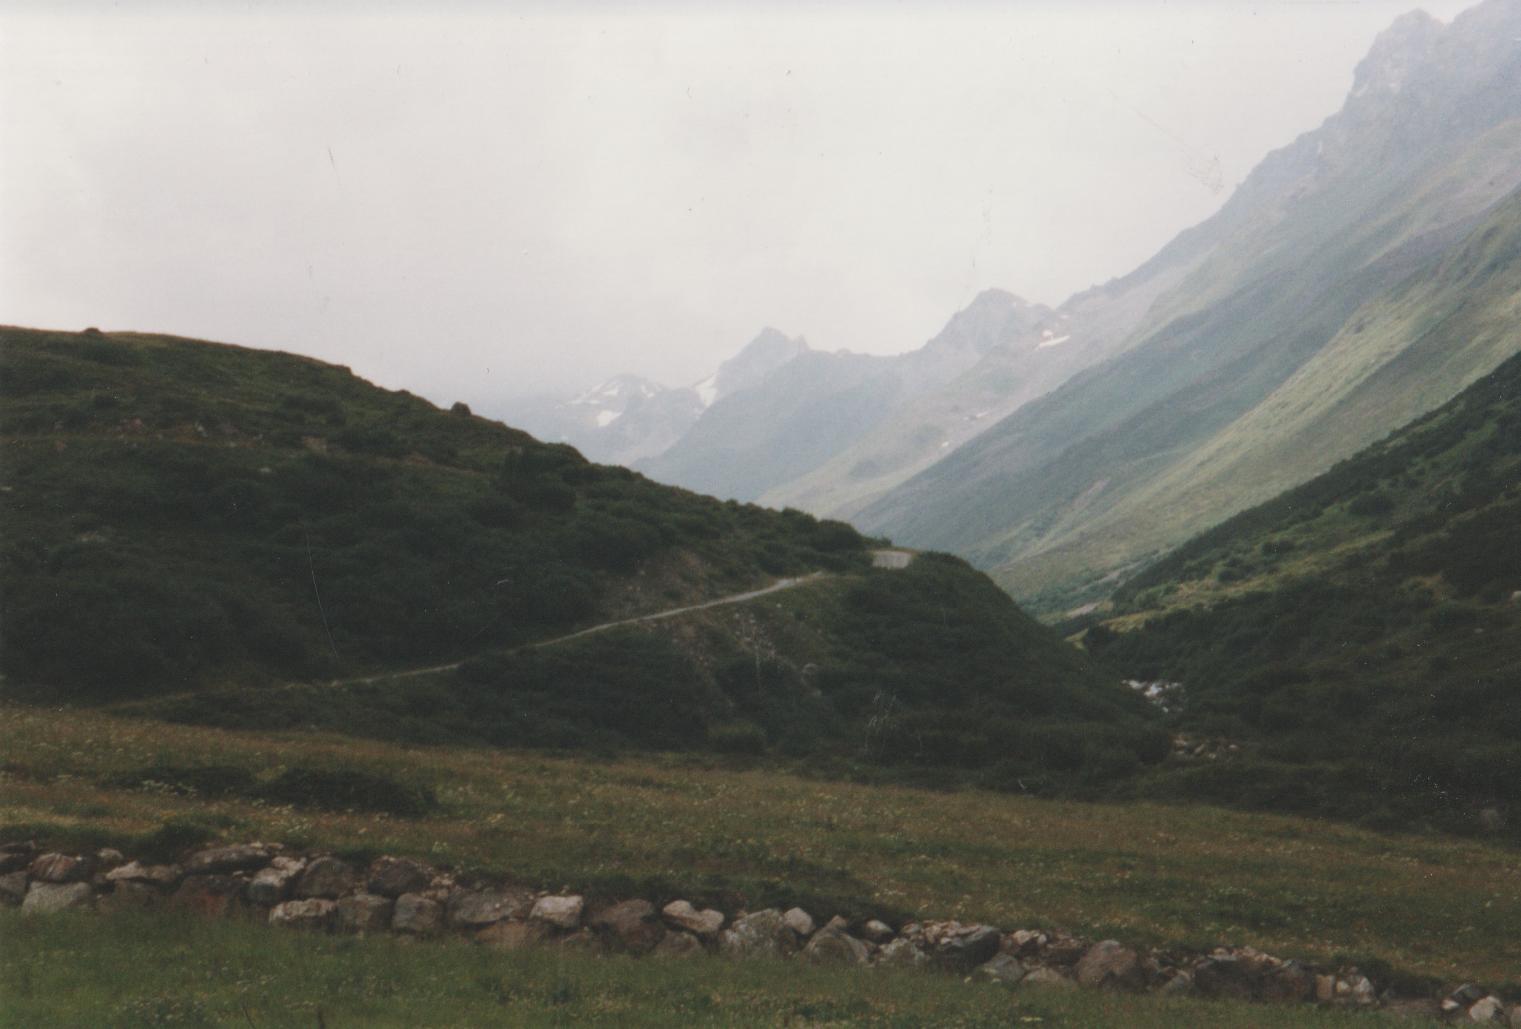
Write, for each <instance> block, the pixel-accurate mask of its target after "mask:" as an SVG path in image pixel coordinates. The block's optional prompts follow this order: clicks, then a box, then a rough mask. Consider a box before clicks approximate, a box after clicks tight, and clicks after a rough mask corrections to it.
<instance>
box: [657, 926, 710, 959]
mask: <svg viewBox="0 0 1521 1029" xmlns="http://www.w3.org/2000/svg"><path fill="white" fill-rule="evenodd" d="M707 952H708V951H707V948H706V947H704V946H703V945H702V941H701V940H699V939H698V938H697V937H695V936H693V935H692V934H691V933H684V932H681V931H680V930H677V931H674V932H669V933H666V935H665V939H663V940H661V941H660V945H659V946H657V947H656V948H655V950H654V951H653V954H654V956H655V957H657V958H696V957H701V956H702V955H704V954H706V953H707Z"/></svg>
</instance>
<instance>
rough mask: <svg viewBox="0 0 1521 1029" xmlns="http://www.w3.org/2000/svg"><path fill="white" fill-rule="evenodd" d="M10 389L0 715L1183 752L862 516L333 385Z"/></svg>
mask: <svg viewBox="0 0 1521 1029" xmlns="http://www.w3.org/2000/svg"><path fill="white" fill-rule="evenodd" d="M0 390H3V395H4V407H3V414H0V435H3V439H4V446H5V455H4V484H3V485H4V491H3V493H0V529H3V540H4V542H3V550H0V581H3V586H4V589H3V601H0V603H3V610H0V619H3V624H4V626H5V633H6V639H5V647H4V650H3V657H0V660H3V670H4V675H5V689H6V692H7V693H9V694H11V695H13V696H20V697H30V698H45V699H49V700H64V701H69V702H82V703H104V702H114V703H117V704H129V705H131V706H132V710H134V711H137V712H139V713H142V714H154V715H158V716H162V717H167V718H173V719H177V720H182V721H192V722H215V723H217V724H223V725H232V726H265V727H269V726H278V727H291V726H318V727H325V728H331V729H335V730H337V731H343V732H351V733H359V734H364V735H372V736H385V737H388V738H396V739H407V740H428V741H437V742H447V741H450V740H471V741H477V742H486V743H493V744H512V745H524V746H549V747H580V746H588V745H599V746H625V745H633V746H640V747H659V748H665V749H678V750H679V749H712V748H717V749H729V750H742V751H777V752H781V753H786V754H789V755H794V756H797V757H807V758H810V759H812V760H820V761H834V762H845V763H852V764H867V765H879V766H880V765H889V766H895V767H901V768H904V769H908V770H911V771H913V773H914V774H918V775H926V776H932V775H945V774H950V775H961V776H965V775H971V774H974V772H975V774H978V775H988V774H996V775H999V776H1003V777H1005V778H1007V779H1009V780H1011V781H1012V780H1014V779H1018V778H1019V777H1021V776H1024V777H1033V781H1036V782H1039V783H1046V784H1051V783H1055V782H1057V781H1058V780H1060V781H1072V782H1076V781H1090V780H1095V779H1103V778H1105V777H1112V776H1114V775H1119V774H1124V773H1125V772H1127V771H1128V770H1130V769H1133V768H1134V767H1135V766H1136V764H1137V763H1138V762H1139V761H1142V760H1148V759H1151V760H1154V759H1157V758H1159V757H1160V756H1161V754H1160V752H1159V748H1158V740H1159V739H1163V744H1162V746H1161V748H1160V749H1161V751H1165V738H1162V737H1160V733H1159V730H1157V729H1155V728H1154V726H1153V725H1152V722H1151V720H1150V719H1149V717H1148V715H1149V712H1147V711H1145V710H1144V709H1143V708H1142V707H1141V706H1140V705H1139V704H1138V703H1137V702H1136V701H1135V699H1134V698H1133V697H1131V696H1130V695H1129V694H1128V693H1127V692H1126V691H1125V690H1123V688H1121V687H1120V686H1118V685H1117V684H1115V683H1114V682H1113V680H1112V679H1110V678H1108V677H1106V676H1103V675H1101V674H1099V673H1098V672H1096V671H1095V670H1094V669H1093V668H1092V667H1090V665H1089V663H1088V662H1087V659H1086V658H1084V657H1083V656H1082V655H1081V654H1080V653H1078V652H1077V651H1075V650H1074V649H1073V648H1071V647H1069V646H1067V645H1065V644H1063V643H1062V642H1061V641H1060V640H1059V639H1058V638H1057V637H1055V636H1054V635H1053V634H1051V633H1049V632H1048V631H1047V630H1045V629H1043V628H1041V627H1040V626H1038V625H1036V624H1035V623H1034V622H1033V621H1031V620H1030V619H1029V618H1028V617H1026V616H1025V615H1024V614H1023V613H1021V612H1020V611H1019V610H1018V609H1017V608H1016V607H1015V606H1014V604H1013V603H1012V602H1010V601H1009V600H1008V599H1007V597H1005V596H1003V595H1002V594H1001V593H1000V592H999V591H998V590H997V588H996V587H994V586H993V584H992V583H991V582H989V581H988V580H987V579H986V578H985V577H984V576H982V575H981V574H980V573H977V572H974V571H973V570H972V569H970V568H969V567H967V566H966V565H964V564H963V563H962V562H960V561H958V560H956V559H952V558H942V557H936V556H934V555H925V556H923V557H920V558H919V559H918V560H917V561H915V562H913V564H912V565H911V566H910V567H909V568H908V569H906V570H903V571H888V570H875V569H873V568H872V567H871V565H872V561H871V557H870V553H869V551H868V544H867V541H865V540H863V539H862V538H861V537H860V536H859V535H858V534H857V533H856V532H855V531H854V530H853V529H851V528H850V527H849V526H846V525H844V524H841V523H838V522H828V521H823V522H821V521H817V520H815V519H814V518H812V517H810V516H808V515H804V514H801V513H799V512H795V511H785V512H775V511H768V510H765V509H762V508H758V507H754V506H750V505H740V504H737V503H723V502H719V501H716V500H713V499H711V498H707V497H702V496H698V495H696V494H693V493H689V492H686V491H683V490H678V489H673V488H669V487H665V486H660V485H657V484H655V483H652V482H650V481H648V480H646V479H644V478H643V477H641V476H639V475H637V474H635V473H633V472H630V471H628V470H626V469H620V468H609V467H600V466H597V465H592V464H589V463H587V462H586V461H585V460H583V459H582V458H581V456H580V455H579V454H578V453H576V452H575V451H574V450H572V449H570V448H568V447H564V446H554V445H546V444H542V443H539V442H537V441H535V440H533V439H532V438H531V437H529V436H527V435H525V434H523V433H521V432H517V431H515V430H513V429H510V428H507V427H505V426H502V425H500V424H497V423H494V422H489V421H486V420H484V419H481V418H477V417H474V416H472V415H471V414H470V413H469V412H468V410H465V409H464V408H463V407H462V406H460V405H456V407H455V408H454V409H453V410H450V411H443V410H440V409H437V408H435V407H433V406H432V405H431V404H428V403H427V402H425V401H423V400H421V399H419V398H417V397H414V396H411V395H409V394H407V393H405V392H399V393H398V392H388V391H385V390H381V389H378V388H376V387H374V386H372V385H370V384H368V383H365V382H363V381H362V380H360V379H357V378H355V377H354V376H353V375H351V374H350V373H349V372H348V371H347V370H346V369H343V368H338V367H334V366H331V365H325V364H322V363H319V362H316V361H312V360H308V359H305V358H301V357H295V356H291V355H288V354H280V353H273V352H265V351H258V350H248V349H243V348H238V347H231V346H222V345H217V344H211V343H203V342H196V341H191V340H182V339H173V338H168V337H162V336H146V335H137V334H111V335H106V334H102V333H99V332H95V331H93V330H92V331H87V332H85V333H81V334H72V333H60V332H41V331H34V330H25V329H14V328H13V329H4V330H0ZM815 572H824V573H827V574H826V575H824V576H822V577H820V578H819V579H817V580H816V581H812V580H810V581H809V582H808V583H806V584H804V585H801V586H798V587H797V588H795V589H791V590H788V591H785V592H782V593H776V594H771V595H769V596H767V597H766V598H764V601H761V600H757V601H756V602H753V603H747V604H736V605H733V606H730V607H717V608H710V609H707V610H705V611H701V612H696V613H693V614H692V615H690V616H687V617H682V618H675V619H668V620H664V621H660V622H650V623H646V624H643V625H639V626H630V627H626V628H622V629H618V630H615V631H610V632H606V633H601V634H598V635H592V636H587V637H584V638H582V639H578V640H574V641H569V642H565V643H561V644H558V645H556V646H553V647H545V648H540V649H525V647H526V645H528V644H532V643H536V642H542V641H546V640H552V639H555V638H557V637H561V636H564V635H566V634H568V633H571V632H574V631H576V630H579V629H582V628H585V627H588V626H592V625H596V624H600V623H605V622H609V621H614V620H619V619H624V618H628V617H630V616H635V615H640V614H645V613H650V612H658V611H663V610H668V609H673V608H678V607H683V606H686V605H690V604H694V603H700V602H703V601H707V600H712V599H715V598H720V597H724V596H726V595H730V594H735V593H738V592H740V591H747V590H753V589H755V588H757V587H762V586H765V585H767V584H768V583H771V582H772V581H774V580H775V579H776V578H777V577H783V576H788V577H797V576H802V575H805V574H810V573H815ZM461 662H463V664H459V663H461ZM439 665H447V666H449V667H446V668H443V669H440V670H436V671H435V672H433V673H432V674H426V675H421V674H409V675H406V676H402V677H398V676H396V675H395V674H394V673H397V672H404V671H405V672H412V671H415V670H416V669H418V668H419V667H428V666H439ZM456 665H458V667H456ZM335 679H339V680H369V681H347V682H344V683H339V684H334V683H333V682H332V680H335ZM990 768H991V769H994V771H993V772H989V771H988V769H990Z"/></svg>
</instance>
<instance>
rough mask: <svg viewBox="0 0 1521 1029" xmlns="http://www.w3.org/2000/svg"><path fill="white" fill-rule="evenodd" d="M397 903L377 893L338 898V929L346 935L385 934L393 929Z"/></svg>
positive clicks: (352, 894)
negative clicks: (392, 922) (393, 915)
mask: <svg viewBox="0 0 1521 1029" xmlns="http://www.w3.org/2000/svg"><path fill="white" fill-rule="evenodd" d="M395 907H396V902H395V901H394V900H392V899H391V898H390V897H382V896H380V895H379V894H377V893H351V894H349V895H348V896H347V897H340V898H338V928H339V929H341V930H343V931H344V932H346V933H383V932H385V931H386V930H387V929H389V928H390V927H391V915H392V913H393V909H394V908H395Z"/></svg>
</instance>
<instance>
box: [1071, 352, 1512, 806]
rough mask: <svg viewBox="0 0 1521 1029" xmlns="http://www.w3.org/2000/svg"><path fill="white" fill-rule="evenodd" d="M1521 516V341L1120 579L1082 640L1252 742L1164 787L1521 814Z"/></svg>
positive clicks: (1197, 793)
mask: <svg viewBox="0 0 1521 1029" xmlns="http://www.w3.org/2000/svg"><path fill="white" fill-rule="evenodd" d="M1518 526H1521V356H1516V357H1512V358H1510V359H1509V360H1507V361H1506V362H1505V363H1503V364H1502V365H1501V366H1500V367H1499V368H1498V369H1496V370H1495V371H1494V372H1491V373H1490V374H1489V375H1486V376H1485V377H1483V378H1482V379H1480V380H1478V381H1477V382H1476V383H1474V384H1473V385H1471V386H1469V387H1468V388H1467V389H1465V390H1464V391H1463V392H1462V393H1460V394H1459V395H1458V396H1457V397H1456V398H1455V399H1453V400H1451V401H1449V402H1448V403H1447V404H1445V405H1443V406H1442V407H1440V408H1438V409H1437V410H1436V411H1434V412H1432V413H1430V414H1428V415H1426V416H1424V417H1422V418H1420V419H1418V420H1417V421H1415V422H1414V423H1413V424H1410V425H1408V426H1406V427H1404V428H1402V429H1400V430H1399V431H1397V432H1395V433H1393V434H1392V435H1390V436H1389V437H1388V438H1386V439H1384V440H1382V441H1380V442H1378V443H1376V444H1374V445H1372V446H1370V447H1368V448H1366V449H1364V450H1362V451H1361V452H1359V453H1358V454H1357V455H1356V456H1354V457H1352V458H1350V459H1349V460H1346V461H1343V462H1341V463H1339V464H1337V465H1336V466H1335V467H1333V468H1332V469H1331V470H1330V471H1328V472H1325V473H1323V474H1321V475H1319V476H1317V477H1316V478H1314V479H1312V480H1310V481H1309V482H1307V483H1305V484H1303V485H1301V486H1299V487H1296V488H1295V489H1292V490H1290V491H1288V492H1287V493H1284V494H1282V495H1281V496H1279V497H1277V498H1275V499H1273V500H1271V501H1269V502H1268V503H1266V504H1262V505H1260V506H1257V507H1254V508H1252V509H1250V510H1248V511H1246V512H1243V513H1241V514H1238V515H1236V516H1235V517H1233V518H1231V519H1229V520H1228V521H1226V522H1224V523H1223V524H1221V525H1220V526H1218V527H1216V528H1214V529H1212V530H1210V531H1209V532H1206V533H1204V534H1202V535H1200V536H1197V537H1195V538H1194V539H1192V540H1190V541H1189V542H1187V543H1185V544H1184V545H1183V546H1181V547H1179V548H1178V549H1176V550H1174V551H1173V552H1171V553H1170V554H1169V555H1167V556H1166V557H1165V558H1163V559H1162V560H1160V561H1158V562H1156V563H1155V564H1153V565H1152V566H1150V567H1149V568H1147V569H1146V570H1145V571H1143V572H1141V573H1140V574H1139V575H1137V576H1135V577H1133V578H1132V579H1130V580H1129V581H1127V582H1126V583H1125V584H1124V585H1123V586H1122V587H1121V588H1120V589H1119V590H1118V591H1116V593H1115V596H1114V600H1113V603H1112V604H1111V605H1108V606H1107V607H1106V609H1105V610H1104V611H1102V612H1101V613H1099V614H1096V615H1094V616H1093V618H1094V619H1095V620H1098V624H1095V625H1094V627H1092V628H1090V629H1089V630H1088V631H1087V633H1086V643H1087V647H1088V649H1089V650H1090V651H1091V652H1092V653H1094V654H1095V655H1096V656H1098V657H1099V658H1100V659H1101V660H1103V661H1104V662H1106V663H1108V664H1110V665H1111V666H1112V667H1113V668H1114V669H1115V670H1116V671H1117V673H1119V674H1124V675H1126V676H1128V677H1131V678H1133V679H1135V680H1138V681H1145V682H1153V683H1157V684H1159V688H1160V692H1161V693H1162V694H1163V695H1164V696H1166V697H1167V698H1168V706H1169V707H1170V708H1171V710H1172V714H1171V716H1170V719H1171V721H1172V722H1173V728H1174V730H1175V731H1176V732H1180V733H1184V734H1186V735H1188V736H1190V737H1192V738H1193V739H1195V740H1202V739H1208V738H1211V737H1213V738H1216V739H1227V740H1230V741H1232V742H1233V743H1235V744H1236V745H1237V747H1238V748H1241V749H1239V750H1237V751H1236V752H1235V753H1237V754H1239V755H1240V757H1239V758H1237V759H1235V760H1234V761H1233V762H1232V764H1231V765H1229V766H1226V767H1222V766H1220V765H1212V766H1210V767H1203V766H1198V767H1195V768H1193V769H1191V770H1187V771H1185V773H1184V774H1182V775H1180V776H1176V777H1173V778H1170V779H1167V780H1166V781H1165V782H1164V783H1162V784H1161V785H1160V786H1159V792H1161V793H1163V794H1164V795H1166V794H1169V793H1171V794H1178V793H1182V794H1184V795H1188V796H1191V797H1194V798H1203V799H1222V798H1223V799H1228V800H1230V801H1231V802H1233V803H1247V804H1249V805H1254V806H1262V807H1272V808H1274V809H1277V810H1285V809H1288V810H1298V811H1301V812H1304V813H1314V814H1331V815H1337V816H1343V817H1345V816H1352V817H1358V818H1363V819H1367V820H1372V821H1375V822H1378V823H1379V824H1383V825H1387V826H1389V827H1398V828H1401V829H1405V828H1410V827H1412V826H1413V825H1416V824H1419V823H1420V822H1428V823H1431V824H1434V825H1438V826H1441V827H1444V828H1457V829H1466V830H1470V831H1471V830H1472V829H1474V828H1476V827H1479V826H1480V825H1487V826H1488V827H1490V828H1498V827H1500V826H1501V825H1502V823H1504V822H1505V821H1506V820H1507V819H1508V820H1509V821H1510V822H1511V823H1513V824H1512V828H1513V829H1521V810H1518V809H1517V808H1516V799H1517V793H1516V783H1517V782H1521V743H1518V742H1517V741H1518V740H1521V681H1518V679H1517V669H1521V545H1518V542H1517V527H1518ZM1160 684H1174V685H1160Z"/></svg>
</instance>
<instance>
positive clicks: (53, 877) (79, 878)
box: [31, 853, 94, 883]
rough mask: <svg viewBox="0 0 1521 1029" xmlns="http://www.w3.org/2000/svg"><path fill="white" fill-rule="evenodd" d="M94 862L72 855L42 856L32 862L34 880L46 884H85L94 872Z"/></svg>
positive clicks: (54, 854)
mask: <svg viewBox="0 0 1521 1029" xmlns="http://www.w3.org/2000/svg"><path fill="white" fill-rule="evenodd" d="M93 865H94V861H93V860H91V859H90V858H83V857H75V856H73V855H71V854H56V853H52V854H41V855H39V856H38V857H36V858H35V859H34V860H33V861H32V867H31V872H32V878H33V879H34V880H36V881H37V882H44V883H73V882H83V881H85V880H88V879H89V878H90V875H91V873H93V872H94V867H93Z"/></svg>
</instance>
